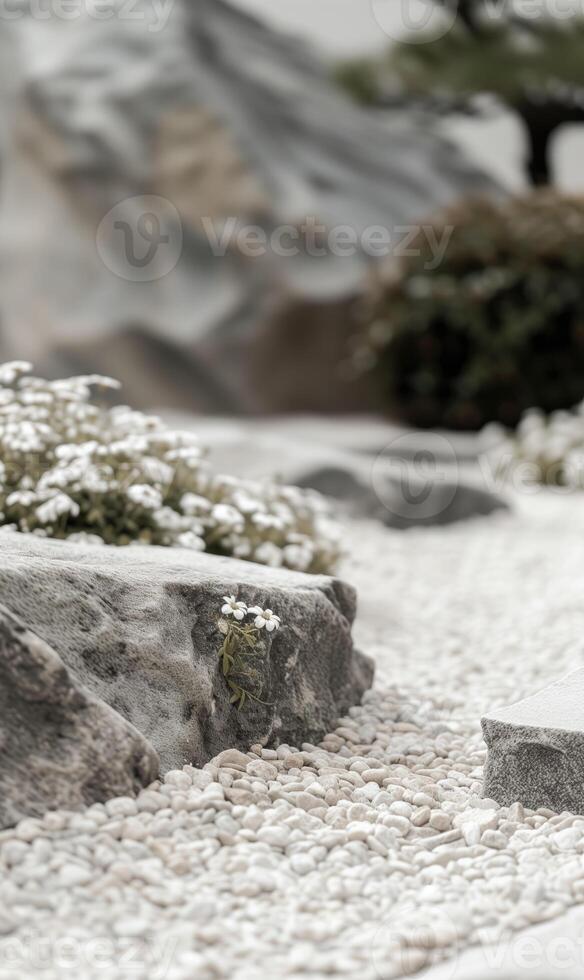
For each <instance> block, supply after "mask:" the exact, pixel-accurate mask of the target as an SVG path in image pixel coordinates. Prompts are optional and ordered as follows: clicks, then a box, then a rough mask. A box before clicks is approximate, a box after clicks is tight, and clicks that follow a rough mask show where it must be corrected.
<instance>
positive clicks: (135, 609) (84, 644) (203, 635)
mask: <svg viewBox="0 0 584 980" xmlns="http://www.w3.org/2000/svg"><path fill="white" fill-rule="evenodd" d="M227 594H229V595H231V594H234V595H236V596H237V597H238V599H241V600H243V601H245V602H246V603H247V604H248V605H250V606H255V605H259V606H261V607H262V608H265V607H270V608H271V609H273V610H274V612H276V613H277V614H278V615H279V616H280V617H281V619H282V624H283V625H282V627H281V629H280V630H279V631H277V632H274V633H270V634H267V633H266V634H264V635H265V641H262V645H261V650H260V655H259V656H258V657H257V658H256V660H255V662H254V665H255V667H256V670H257V672H258V675H259V678H258V684H257V685H256V693H257V692H258V691H260V692H261V694H260V696H261V702H265V703H261V702H260V701H253V700H251V701H247V702H246V703H245V705H244V707H242V708H241V710H238V709H237V708H236V707H234V706H233V705H232V704H230V696H231V693H232V692H231V690H230V689H229V687H228V685H227V683H226V680H225V678H224V676H223V673H222V670H221V662H220V659H219V657H218V651H219V649H220V647H221V645H222V642H223V636H222V635H221V633H220V632H219V629H218V620H219V617H220V609H221V606H222V604H223V599H222V597H223V596H224V595H227ZM0 595H1V596H2V602H3V603H4V604H5V606H6V607H8V609H10V610H11V612H12V613H14V614H15V615H17V616H19V617H20V618H21V620H22V621H23V622H24V623H25V624H26V626H27V628H28V629H30V630H32V631H34V633H35V634H36V635H37V636H38V637H40V638H42V640H44V641H45V643H47V644H49V645H50V646H51V647H52V648H53V650H54V651H56V653H57V654H58V656H59V657H60V658H61V660H62V661H63V663H64V665H65V666H66V668H67V670H68V671H69V672H70V674H71V675H72V677H73V678H74V679H75V680H76V682H78V683H79V684H81V685H83V687H84V689H86V690H88V691H90V692H91V693H92V694H93V695H94V697H96V698H98V699H99V700H100V701H101V703H102V704H103V706H104V709H105V706H106V705H109V707H110V708H113V709H114V711H115V712H118V713H119V715H121V716H122V717H123V718H124V719H126V721H129V722H130V723H131V724H132V725H133V726H135V728H136V729H138V731H139V732H141V733H142V735H144V736H145V738H146V739H147V740H148V742H149V743H150V744H151V745H152V746H153V747H154V749H155V750H156V751H157V752H158V754H159V756H160V760H161V767H162V770H163V771H166V770H168V769H174V768H180V767H181V766H183V765H184V764H185V763H193V764H196V765H202V764H203V763H205V762H207V761H208V760H209V759H210V758H212V757H213V756H214V755H216V754H217V753H218V752H220V751H222V750H223V749H226V748H232V747H240V748H246V749H247V748H248V747H249V746H250V745H251V744H253V743H258V742H259V743H261V744H267V743H277V742H279V741H280V742H281V741H286V742H291V743H292V744H300V743H302V742H303V741H315V740H318V739H320V738H322V736H323V735H324V734H325V732H326V731H328V730H330V728H331V727H333V726H334V723H335V721H336V719H337V717H338V716H339V714H342V713H343V712H346V710H347V709H348V708H349V707H350V706H351V705H353V704H355V703H356V702H358V701H359V699H360V698H361V696H362V694H363V693H364V691H365V690H366V689H367V688H368V687H369V686H370V684H371V680H372V675H373V668H372V666H371V663H370V661H369V660H368V659H367V658H366V657H364V656H363V655H362V654H360V653H358V652H357V651H355V650H354V648H353V642H352V639H351V623H352V621H353V618H354V615H355V593H354V590H353V589H352V588H351V587H350V586H348V585H345V584H344V583H342V582H339V581H337V580H335V579H332V578H328V577H321V576H311V575H303V574H300V573H295V572H289V571H282V570H276V569H271V568H266V567H264V566H260V565H254V564H252V563H250V562H239V561H235V560H233V559H230V558H229V559H228V558H220V557H215V556H211V555H207V554H200V553H196V552H191V551H185V550H181V549H172V548H154V547H149V548H140V547H134V548H108V547H105V546H104V547H95V546H82V545H78V544H71V543H68V542H64V541H54V540H48V539H43V538H38V537H35V536H33V535H27V534H15V533H12V532H8V531H6V532H3V533H2V534H0ZM72 711H73V709H72ZM120 721H121V719H120ZM0 727H1V722H0ZM3 764H4V763H3V762H2V761H1V759H0V768H1V767H2V765H3Z"/></svg>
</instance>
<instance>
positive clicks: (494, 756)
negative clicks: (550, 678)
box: [482, 668, 584, 814]
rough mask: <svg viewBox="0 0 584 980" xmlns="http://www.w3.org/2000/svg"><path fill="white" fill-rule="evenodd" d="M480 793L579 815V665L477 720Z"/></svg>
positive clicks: (583, 682) (583, 754)
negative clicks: (482, 749)
mask: <svg viewBox="0 0 584 980" xmlns="http://www.w3.org/2000/svg"><path fill="white" fill-rule="evenodd" d="M482 726H483V733H484V737H485V741H486V743H487V746H488V757H487V764H486V767H485V795H486V796H487V797H489V798H491V799H494V800H497V802H498V803H501V804H502V805H503V806H509V805H510V804H512V803H515V802H516V801H519V802H520V803H523V804H524V805H525V806H528V807H530V808H531V809H533V810H536V809H537V808H538V807H548V808H549V809H550V810H556V811H557V812H558V813H561V812H562V811H564V810H569V811H570V812H572V813H582V814H584V668H580V669H579V670H575V671H573V672H572V673H571V674H568V675H567V676H566V677H564V678H562V679H561V680H559V681H557V682H556V683H555V684H552V685H550V686H549V687H546V688H545V689H544V690H543V691H539V692H538V693H537V694H534V695H532V696H531V697H528V698H525V700H523V701H518V702H517V704H513V705H511V706H510V707H507V708H499V709H498V710H496V711H493V712H490V713H489V714H488V715H486V716H485V717H484V718H483V720H482Z"/></svg>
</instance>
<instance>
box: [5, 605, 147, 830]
mask: <svg viewBox="0 0 584 980" xmlns="http://www.w3.org/2000/svg"><path fill="white" fill-rule="evenodd" d="M157 774H158V756H157V754H156V752H155V751H154V749H153V748H152V747H151V746H150V745H149V744H148V742H147V740H146V739H145V738H144V737H143V736H142V735H141V734H140V733H139V732H138V731H137V730H136V729H135V728H134V727H133V725H130V724H129V723H128V722H127V721H126V720H125V719H124V718H122V717H121V715H119V714H118V713H117V712H116V711H113V710H112V709H111V708H110V707H108V705H107V704H105V703H104V702H103V701H101V700H100V699H99V698H96V697H94V696H93V695H92V694H90V693H89V691H88V690H86V689H85V688H83V687H82V686H81V685H80V684H79V683H78V681H77V680H76V679H75V677H74V676H73V674H72V673H71V672H70V671H68V670H67V668H66V667H65V666H64V664H63V662H62V660H61V659H60V657H59V656H58V655H57V653H55V651H54V650H53V649H52V648H51V647H50V646H48V644H47V643H45V641H44V640H41V639H40V638H39V637H38V636H37V635H36V634H35V633H32V632H30V630H27V629H26V627H25V626H24V625H23V623H22V622H21V621H20V620H19V619H18V618H17V617H15V616H13V615H12V614H11V613H10V612H9V611H8V610H7V609H6V608H5V607H3V606H0V828H1V827H7V826H10V825H11V824H14V823H16V822H17V821H18V820H21V819H22V818H23V817H27V816H41V815H42V814H43V813H45V811H46V810H48V809H53V808H58V807H63V808H66V809H75V808H77V807H81V806H84V805H87V804H90V803H99V802H103V801H104V800H107V799H109V798H110V797H113V796H123V795H128V794H133V793H136V792H138V790H140V789H142V787H143V786H147V785H148V784H149V783H150V782H151V781H152V780H153V779H155V778H156V775H157Z"/></svg>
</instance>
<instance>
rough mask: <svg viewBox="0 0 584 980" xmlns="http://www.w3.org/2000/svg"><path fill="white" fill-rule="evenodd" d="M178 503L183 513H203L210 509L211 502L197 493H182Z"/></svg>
mask: <svg viewBox="0 0 584 980" xmlns="http://www.w3.org/2000/svg"><path fill="white" fill-rule="evenodd" d="M180 505H181V508H182V511H183V513H184V514H189V515H193V514H205V513H207V511H210V510H211V502H210V501H209V500H207V498H206V497H201V496H200V494H198V493H183V495H182V497H181V498H180Z"/></svg>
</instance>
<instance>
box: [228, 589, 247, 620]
mask: <svg viewBox="0 0 584 980" xmlns="http://www.w3.org/2000/svg"><path fill="white" fill-rule="evenodd" d="M223 601H224V603H225V605H224V606H221V612H222V613H223V615H224V616H233V618H234V619H237V620H238V621H239V622H241V620H242V619H243V618H244V616H246V615H247V611H248V610H247V606H246V604H245V602H239V601H238V600H237V599H236V598H235V596H234V595H224V596H223Z"/></svg>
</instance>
